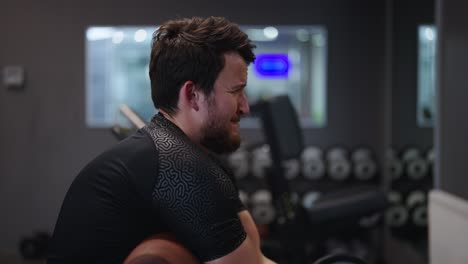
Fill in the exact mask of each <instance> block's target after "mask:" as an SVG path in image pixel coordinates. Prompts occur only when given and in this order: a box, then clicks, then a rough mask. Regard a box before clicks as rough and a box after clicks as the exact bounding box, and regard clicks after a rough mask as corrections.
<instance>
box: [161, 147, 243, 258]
mask: <svg viewBox="0 0 468 264" xmlns="http://www.w3.org/2000/svg"><path fill="white" fill-rule="evenodd" d="M170 149H171V151H167V152H165V151H160V154H159V155H162V156H160V157H159V172H158V177H157V180H156V185H155V186H154V189H153V194H152V198H153V204H154V205H155V207H156V208H157V211H158V212H159V215H160V217H161V218H162V220H163V221H164V222H165V224H166V225H167V226H168V227H169V229H170V231H171V232H173V233H174V234H175V235H176V237H177V239H178V240H179V241H181V242H182V243H183V244H184V245H185V246H187V247H188V248H189V249H190V250H191V251H192V252H193V253H194V254H195V255H196V256H197V257H198V258H199V259H200V260H201V261H203V262H205V261H210V260H214V259H217V258H219V257H222V256H225V255H227V254H228V253H230V252H232V251H233V250H235V249H236V248H237V247H239V246H240V244H241V243H242V242H243V241H244V239H245V237H246V233H245V231H244V229H243V226H242V223H241V222H240V219H239V217H238V215H237V213H238V211H239V207H240V206H241V205H242V203H241V202H240V199H239V196H238V191H237V188H236V186H235V184H234V182H232V180H231V179H230V178H229V176H228V175H227V174H226V172H225V171H224V170H223V169H222V167H220V166H219V165H218V164H217V163H216V162H213V160H212V159H211V158H210V157H208V156H206V155H203V153H201V152H200V151H199V150H198V149H196V148H194V147H193V146H191V145H187V144H181V145H177V144H171V146H170Z"/></svg>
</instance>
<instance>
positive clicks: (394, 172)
mask: <svg viewBox="0 0 468 264" xmlns="http://www.w3.org/2000/svg"><path fill="white" fill-rule="evenodd" d="M385 162H386V164H385V166H386V169H387V170H388V172H389V174H390V176H391V177H392V180H393V181H396V180H399V179H400V178H401V176H402V175H403V163H402V162H401V160H400V159H399V158H398V155H397V153H396V151H395V150H394V149H389V150H387V153H386V157H385Z"/></svg>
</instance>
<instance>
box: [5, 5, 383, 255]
mask: <svg viewBox="0 0 468 264" xmlns="http://www.w3.org/2000/svg"><path fill="white" fill-rule="evenodd" d="M287 3H288V5H286V2H285V1H277V2H276V3H275V2H273V1H266V0H260V1H247V0H238V1H218V2H213V1H208V0H201V1H164V2H163V1H149V0H147V1H146V0H139V1H131V2H130V1H124V0H112V1H110V0H102V1H94V0H93V1H91V0H80V1H33V0H17V1H14V0H2V7H1V8H0V36H1V39H0V67H4V66H6V65H22V66H24V67H25V70H26V76H27V84H26V87H25V88H24V90H20V91H10V90H7V89H6V88H5V87H4V86H0V124H1V129H0V210H1V212H2V213H1V214H2V217H0V233H1V234H2V235H1V236H0V250H4V249H6V250H11V251H13V250H16V246H17V242H18V240H19V237H20V236H21V235H25V234H29V233H30V232H32V230H38V229H42V230H46V231H52V229H53V226H54V224H55V220H56V217H57V214H58V210H59V208H60V205H61V202H62V199H63V197H64V195H65V192H66V190H67V188H68V186H69V184H70V183H71V181H72V179H73V178H74V176H75V175H76V173H77V172H78V171H79V170H80V169H81V168H82V167H83V166H84V165H85V164H86V163H87V162H88V161H89V160H90V159H92V158H93V157H94V156H95V155H97V154H98V153H100V152H101V151H102V150H104V149H105V148H107V147H109V146H111V145H112V144H114V143H115V142H116V140H115V139H114V138H113V136H112V135H111V134H110V132H109V131H108V130H107V129H89V128H87V127H86V126H85V116H84V114H85V76H84V73H85V62H84V54H85V53H84V52H85V51H84V47H85V39H84V33H85V29H86V27H88V26H90V25H123V24H128V25H151V24H158V23H161V22H162V21H164V20H166V19H171V18H174V17H185V16H192V15H199V16H208V15H219V16H226V17H228V18H229V19H231V20H232V21H235V22H237V23H239V24H262V25H264V24H320V25H325V26H326V27H327V29H328V77H327V98H328V101H327V105H328V113H327V115H328V124H327V127H325V128H322V129H314V130H311V129H309V130H307V131H305V138H306V143H308V144H315V145H318V146H322V147H329V146H332V145H335V144H340V145H343V146H345V147H353V146H356V145H368V146H371V147H373V148H374V149H377V150H381V149H382V148H383V145H382V144H383V143H382V141H383V140H382V139H383V134H384V131H383V129H382V124H383V122H382V118H383V116H384V115H383V110H382V109H383V108H382V104H383V101H384V100H385V98H384V97H383V92H382V91H383V87H384V86H385V83H384V79H385V78H384V74H385V63H386V61H385V56H384V55H385V54H384V51H385V21H386V18H385V14H386V13H385V1H375V0H355V1H348V0H328V1H320V0H311V1H301V0H290V1H287ZM148 52H149V49H148ZM246 135H247V139H249V138H252V137H257V136H259V133H258V132H254V131H247V132H246Z"/></svg>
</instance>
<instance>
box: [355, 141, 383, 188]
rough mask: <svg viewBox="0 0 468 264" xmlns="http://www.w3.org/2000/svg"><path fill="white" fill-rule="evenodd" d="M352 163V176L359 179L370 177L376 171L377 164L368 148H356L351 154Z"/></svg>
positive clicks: (364, 179)
mask: <svg viewBox="0 0 468 264" xmlns="http://www.w3.org/2000/svg"><path fill="white" fill-rule="evenodd" d="M351 160H352V161H353V164H354V170H353V171H354V176H355V177H356V179H358V180H360V181H367V180H370V179H372V178H373V177H374V176H375V174H376V172H377V165H376V164H375V161H374V159H373V158H372V153H371V150H370V149H367V148H358V149H356V150H355V151H353V153H352V154H351Z"/></svg>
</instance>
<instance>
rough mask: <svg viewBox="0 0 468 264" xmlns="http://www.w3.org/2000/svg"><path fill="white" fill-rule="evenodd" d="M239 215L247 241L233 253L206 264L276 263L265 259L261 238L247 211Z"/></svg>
mask: <svg viewBox="0 0 468 264" xmlns="http://www.w3.org/2000/svg"><path fill="white" fill-rule="evenodd" d="M238 215H239V219H240V220H241V222H242V225H243V227H244V230H245V232H246V234H247V237H246V239H245V240H244V242H243V243H242V244H241V245H240V246H239V247H238V248H237V249H235V250H234V251H233V252H231V253H229V254H227V255H226V256H224V257H221V258H218V259H216V260H213V261H209V262H206V264H231V263H233V264H234V263H247V264H250V263H252V264H260V263H261V264H268V263H274V262H273V261H271V260H269V259H267V258H265V257H264V256H263V254H262V252H261V250H260V236H259V234H258V230H257V227H256V225H255V222H254V220H253V219H252V216H251V215H250V213H249V212H248V211H247V210H244V211H241V212H239V213H238Z"/></svg>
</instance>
